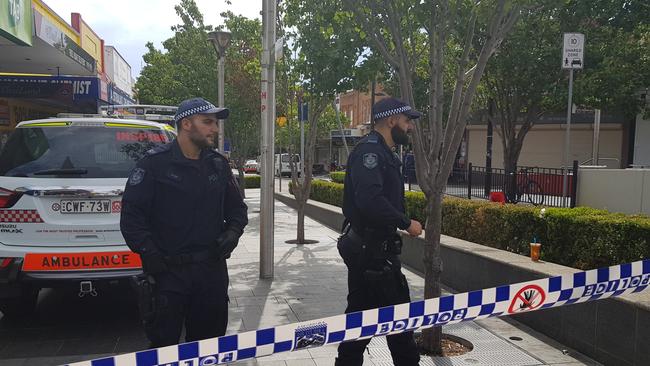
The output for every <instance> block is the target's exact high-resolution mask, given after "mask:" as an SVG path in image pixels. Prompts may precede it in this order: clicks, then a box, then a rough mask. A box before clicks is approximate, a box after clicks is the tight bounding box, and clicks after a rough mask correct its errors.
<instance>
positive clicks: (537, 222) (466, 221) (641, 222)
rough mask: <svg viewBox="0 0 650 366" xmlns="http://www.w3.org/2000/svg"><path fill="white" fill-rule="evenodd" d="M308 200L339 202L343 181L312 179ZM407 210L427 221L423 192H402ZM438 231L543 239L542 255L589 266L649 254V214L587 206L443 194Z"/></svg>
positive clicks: (490, 240)
mask: <svg viewBox="0 0 650 366" xmlns="http://www.w3.org/2000/svg"><path fill="white" fill-rule="evenodd" d="M310 198H311V199H313V200H316V201H321V202H325V203H329V204H332V205H335V206H339V207H341V206H342V205H343V184H340V183H334V182H326V181H319V180H315V181H314V182H313V183H312V191H311V196H310ZM405 202H406V213H407V215H408V216H409V217H411V218H413V219H415V220H418V221H420V222H422V223H424V222H426V200H425V197H424V194H423V193H422V192H406V194H405ZM442 233H443V234H445V235H449V236H453V237H456V238H460V239H464V240H468V241H471V242H474V243H479V244H483V245H487V246H490V247H494V248H499V249H503V250H508V251H511V252H514V253H519V254H523V255H529V251H530V249H529V248H530V247H529V243H530V242H531V241H532V240H533V238H537V240H538V242H541V243H542V259H543V260H545V261H548V262H553V263H558V264H563V265H567V266H571V267H575V268H580V269H590V268H597V267H602V266H608V265H613V264H619V263H625V262H632V261H637V260H640V259H644V258H650V217H648V216H644V215H624V214H619V213H609V212H607V211H605V210H598V209H593V208H589V207H578V208H573V209H571V208H546V209H544V211H543V212H542V211H541V208H538V207H533V206H527V205H510V204H506V205H501V204H498V203H494V202H487V201H479V200H467V199H462V198H451V197H445V199H444V200H443V205H442Z"/></svg>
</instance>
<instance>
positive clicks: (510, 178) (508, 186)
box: [503, 144, 519, 203]
mask: <svg viewBox="0 0 650 366" xmlns="http://www.w3.org/2000/svg"><path fill="white" fill-rule="evenodd" d="M517 151H519V150H518V149H516V148H514V147H513V146H512V144H511V145H510V146H509V147H507V148H506V149H505V151H504V152H503V169H504V170H505V180H506V181H505V187H504V190H505V192H504V193H505V195H506V198H507V199H508V202H512V203H516V202H517V160H518V159H519V154H518V153H517Z"/></svg>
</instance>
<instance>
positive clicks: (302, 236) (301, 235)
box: [296, 202, 306, 244]
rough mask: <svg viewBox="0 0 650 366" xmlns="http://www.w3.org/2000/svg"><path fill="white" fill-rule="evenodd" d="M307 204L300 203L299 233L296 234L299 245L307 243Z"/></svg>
mask: <svg viewBox="0 0 650 366" xmlns="http://www.w3.org/2000/svg"><path fill="white" fill-rule="evenodd" d="M305 205H306V204H305V203H304V202H299V203H298V228H297V230H298V232H297V234H296V239H297V241H298V243H297V244H304V243H305Z"/></svg>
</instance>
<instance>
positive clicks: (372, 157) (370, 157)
mask: <svg viewBox="0 0 650 366" xmlns="http://www.w3.org/2000/svg"><path fill="white" fill-rule="evenodd" d="M377 164H378V161H377V154H375V153H366V154H363V166H365V167H366V168H368V169H374V168H375V167H376V166H377Z"/></svg>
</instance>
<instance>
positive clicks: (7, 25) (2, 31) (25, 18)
mask: <svg viewBox="0 0 650 366" xmlns="http://www.w3.org/2000/svg"><path fill="white" fill-rule="evenodd" d="M0 36H2V37H4V38H7V39H8V40H10V41H11V42H14V43H16V44H18V45H21V46H31V45H32V2H31V1H30V0H8V1H2V2H0Z"/></svg>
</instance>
